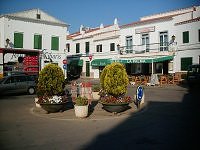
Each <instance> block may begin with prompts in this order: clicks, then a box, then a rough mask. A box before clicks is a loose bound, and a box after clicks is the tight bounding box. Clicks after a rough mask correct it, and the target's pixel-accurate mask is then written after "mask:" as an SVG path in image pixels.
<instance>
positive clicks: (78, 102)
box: [75, 96, 88, 106]
mask: <svg viewBox="0 0 200 150" xmlns="http://www.w3.org/2000/svg"><path fill="white" fill-rule="evenodd" d="M75 103H76V105H77V106H85V105H87V104H88V98H87V97H85V96H84V97H81V96H78V97H76V99H75Z"/></svg>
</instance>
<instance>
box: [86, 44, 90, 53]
mask: <svg viewBox="0 0 200 150" xmlns="http://www.w3.org/2000/svg"><path fill="white" fill-rule="evenodd" d="M89 52H90V42H85V53H86V54H89Z"/></svg>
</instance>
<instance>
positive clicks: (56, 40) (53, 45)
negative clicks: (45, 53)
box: [51, 37, 59, 50]
mask: <svg viewBox="0 0 200 150" xmlns="http://www.w3.org/2000/svg"><path fill="white" fill-rule="evenodd" d="M58 49H59V38H58V37H51V50H58Z"/></svg>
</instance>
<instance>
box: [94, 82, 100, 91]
mask: <svg viewBox="0 0 200 150" xmlns="http://www.w3.org/2000/svg"><path fill="white" fill-rule="evenodd" d="M100 89H101V87H100V85H98V84H95V85H93V86H92V91H93V92H99V91H100Z"/></svg>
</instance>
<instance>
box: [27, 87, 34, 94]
mask: <svg viewBox="0 0 200 150" xmlns="http://www.w3.org/2000/svg"><path fill="white" fill-rule="evenodd" d="M34 93H35V88H34V87H29V88H28V94H30V95H32V94H34Z"/></svg>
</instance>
